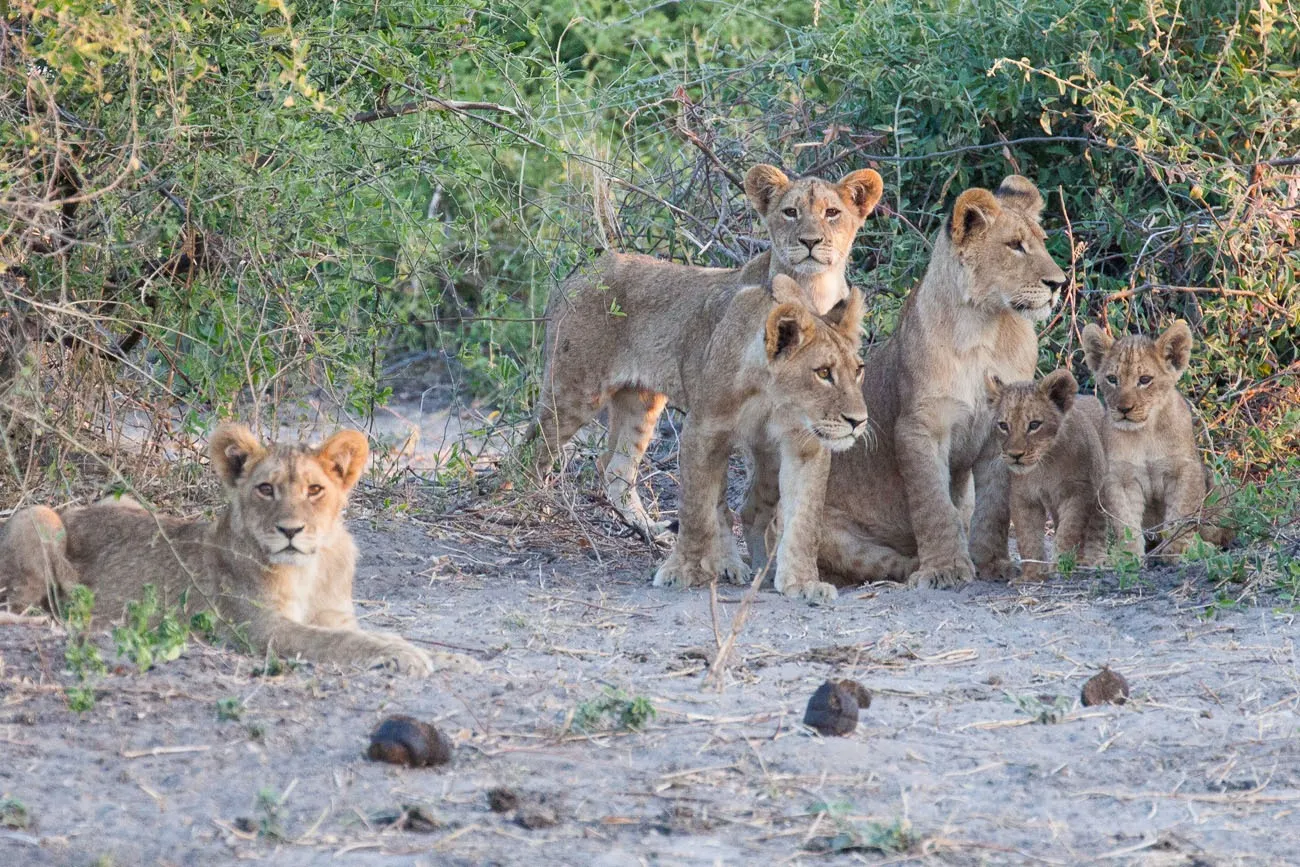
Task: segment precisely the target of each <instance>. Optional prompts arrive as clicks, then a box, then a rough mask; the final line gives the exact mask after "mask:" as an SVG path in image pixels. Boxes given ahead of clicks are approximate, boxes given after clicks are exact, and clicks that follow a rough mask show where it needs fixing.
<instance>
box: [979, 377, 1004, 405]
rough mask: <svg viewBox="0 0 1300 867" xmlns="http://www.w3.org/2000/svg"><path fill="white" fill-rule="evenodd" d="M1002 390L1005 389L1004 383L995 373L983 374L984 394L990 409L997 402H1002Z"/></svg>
mask: <svg viewBox="0 0 1300 867" xmlns="http://www.w3.org/2000/svg"><path fill="white" fill-rule="evenodd" d="M1004 388H1006V383H1004V382H1003V381H1002V379H1001V377H999V376H998V375H997V374H996V373H985V374H984V392H985V394H986V395H987V396H988V401H989V406H990V407H996V406H997V405H998V401H1000V400H1002V390H1003V389H1004Z"/></svg>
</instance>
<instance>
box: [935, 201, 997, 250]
mask: <svg viewBox="0 0 1300 867" xmlns="http://www.w3.org/2000/svg"><path fill="white" fill-rule="evenodd" d="M1001 213H1002V206H1001V205H999V204H998V200H997V199H996V198H994V196H993V194H992V193H990V192H989V191H988V190H985V189H982V188H980V187H973V188H971V189H969V190H967V191H966V192H964V193H962V194H961V195H960V196H958V197H957V201H956V203H955V204H954V205H953V206H952V220H951V222H949V224H948V231H949V233H950V234H951V235H952V242H953V243H954V244H956V245H957V246H958V247H964V246H966V245H967V244H969V243H970V242H971V241H972V240H973V239H975V238H977V237H979V236H980V235H982V234H984V232H985V231H987V230H988V228H989V226H991V225H993V221H994V220H996V219H997V218H998V215H999V214H1001Z"/></svg>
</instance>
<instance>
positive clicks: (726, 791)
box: [0, 504, 1300, 865]
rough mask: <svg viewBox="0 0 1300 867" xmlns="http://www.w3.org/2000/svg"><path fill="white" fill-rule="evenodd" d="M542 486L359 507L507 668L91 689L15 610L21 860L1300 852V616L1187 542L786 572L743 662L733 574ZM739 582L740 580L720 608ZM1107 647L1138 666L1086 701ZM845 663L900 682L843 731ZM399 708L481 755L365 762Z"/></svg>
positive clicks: (986, 857) (379, 555) (0, 628)
mask: <svg viewBox="0 0 1300 867" xmlns="http://www.w3.org/2000/svg"><path fill="white" fill-rule="evenodd" d="M535 505H536V504H532V505H530V506H529V507H528V508H524V509H520V508H514V507H507V506H500V505H493V504H481V505H479V506H475V507H473V508H472V509H470V510H467V511H465V512H463V513H461V514H458V515H453V516H448V517H441V518H436V519H435V518H428V517H426V518H410V517H407V518H399V517H396V516H394V515H392V514H391V513H385V514H381V515H376V516H370V517H367V516H365V515H360V516H354V518H353V521H352V525H353V528H354V531H355V532H356V535H357V537H358V542H359V544H360V546H361V550H362V552H363V554H362V564H361V567H360V570H359V574H358V581H357V596H358V599H359V600H360V606H359V607H360V610H361V612H362V616H363V618H364V621H365V623H366V624H367V625H369V626H371V627H374V628H385V629H393V630H397V631H399V632H401V633H403V634H404V635H407V636H409V637H411V638H412V639H413V640H416V641H420V642H424V643H426V644H427V645H428V646H430V647H435V648H436V647H439V646H441V645H440V644H439V643H442V644H446V645H452V646H456V647H459V648H467V649H468V650H470V651H471V652H474V653H476V654H477V656H478V657H479V658H480V659H481V660H482V661H483V663H484V666H485V668H486V673H485V674H484V675H482V676H461V675H454V674H444V675H438V676H435V677H434V678H433V679H431V680H429V681H413V680H407V679H403V678H401V677H398V676H395V675H391V674H388V673H384V672H370V673H360V674H355V673H354V674H346V675H345V674H341V673H338V672H334V671H330V670H328V669H325V668H318V667H313V666H306V665H304V666H301V667H299V668H297V669H296V670H295V669H290V670H289V671H287V672H286V673H284V674H281V675H278V676H274V677H267V676H259V675H256V674H254V672H255V670H257V669H258V668H259V667H260V662H259V661H257V660H252V659H248V658H246V657H242V656H238V655H236V654H234V653H231V652H228V651H226V650H223V649H221V648H213V647H208V646H205V645H202V644H194V643H192V644H191V645H190V647H189V649H188V650H187V651H186V652H185V653H184V654H183V655H182V657H181V658H180V659H179V660H177V661H175V662H171V663H166V664H164V665H162V666H160V667H158V668H156V669H154V670H153V671H150V672H148V673H146V674H143V675H140V674H134V673H129V672H126V671H125V670H123V673H119V674H111V673H110V675H108V676H107V677H105V678H104V680H103V681H102V682H101V684H100V688H99V691H98V694H97V700H96V704H95V707H94V708H93V709H92V710H91V711H89V712H87V713H84V714H81V715H77V714H75V713H73V712H71V711H69V710H68V709H67V707H66V706H65V703H64V698H63V687H64V685H66V684H68V683H69V682H70V681H69V677H68V676H67V675H66V674H65V673H64V671H63V668H64V665H63V647H64V643H65V639H64V637H63V636H62V635H61V634H60V633H59V631H58V630H57V629H56V628H54V627H53V626H51V625H49V624H33V623H22V622H19V623H9V624H4V625H0V657H2V659H3V662H2V664H0V754H2V755H3V761H0V863H4V864H22V865H30V864H77V865H84V864H89V863H94V861H95V859H96V858H99V857H101V856H107V857H108V858H110V859H111V863H113V864H117V865H128V864H129V865H135V864H156V863H164V864H188V863H203V864H218V863H233V862H234V861H237V860H244V859H250V858H251V859H260V860H263V861H265V862H268V863H274V864H277V865H296V864H308V863H316V862H319V861H324V860H327V859H335V860H337V861H338V862H339V863H343V864H349V863H355V864H368V863H372V862H373V863H376V864H379V863H382V864H439V865H444V864H466V865H469V864H475V865H477V864H540V863H550V864H595V865H622V864H628V865H634V864H645V863H661V864H694V863H699V864H713V863H724V864H737V863H744V862H749V863H755V864H775V863H808V864H813V863H816V864H839V863H846V864H847V863H859V862H860V861H861V860H863V859H866V860H867V861H877V860H880V859H882V858H884V857H885V854H882V853H886V854H887V855H888V860H889V862H890V863H930V864H1026V863H1046V864H1071V865H1072V864H1080V863H1086V862H1090V861H1092V860H1093V859H1096V858H1098V857H1100V856H1111V857H1109V859H1108V860H1107V861H1105V862H1104V863H1139V864H1147V863H1149V864H1161V865H1172V864H1181V865H1193V864H1214V865H1220V864H1235V863H1252V864H1254V863H1278V864H1281V863H1288V862H1291V861H1292V860H1293V858H1294V852H1295V835H1294V832H1293V830H1290V829H1293V828H1294V826H1295V821H1296V814H1295V812H1294V811H1295V810H1296V809H1297V808H1300V751H1297V749H1296V746H1295V745H1296V743H1297V740H1296V738H1297V735H1298V734H1300V732H1298V730H1297V729H1298V728H1300V671H1298V670H1297V662H1296V652H1295V641H1296V636H1297V626H1296V623H1295V620H1294V617H1293V615H1292V614H1291V613H1281V612H1275V611H1272V610H1269V609H1267V608H1250V609H1244V610H1232V611H1221V612H1219V613H1218V614H1217V616H1216V617H1215V619H1212V620H1207V619H1204V614H1205V612H1206V607H1205V604H1206V602H1208V595H1207V594H1206V593H1204V592H1202V591H1203V588H1199V587H1197V586H1196V585H1195V582H1194V580H1191V579H1189V578H1187V577H1186V576H1182V575H1180V574H1179V573H1178V572H1177V571H1176V570H1161V571H1156V572H1152V573H1149V574H1146V575H1144V576H1143V580H1142V581H1140V582H1139V583H1138V588H1137V589H1134V590H1128V591H1124V592H1120V591H1118V590H1116V588H1115V587H1114V586H1113V584H1110V583H1107V582H1106V581H1105V580H1103V579H1098V578H1077V579H1075V580H1073V581H1057V582H1052V583H1049V584H1046V585H1044V586H1042V587H1035V588H1032V590H1029V591H1024V592H1021V591H1019V590H1016V589H1014V588H1008V587H1007V586H1005V585H994V584H985V583H978V584H975V585H974V586H972V587H970V588H968V589H966V590H963V591H960V592H943V591H909V590H901V589H895V588H890V587H867V588H860V589H858V590H856V591H849V592H845V593H843V594H842V597H841V599H840V600H839V601H838V603H837V604H836V605H834V606H831V607H826V608H812V607H809V606H806V605H802V604H798V603H792V602H789V601H787V600H785V599H783V598H781V597H779V596H777V595H775V594H773V593H771V592H764V593H762V594H760V595H759V596H758V598H757V600H756V602H755V604H754V606H753V609H752V611H751V612H750V616H749V620H748V622H747V624H746V626H745V629H744V632H743V633H742V634H741V637H740V640H739V642H738V644H737V646H736V648H735V650H734V651H733V653H732V657H731V659H732V662H733V665H732V666H731V668H730V669H729V670H728V674H727V677H726V678H725V683H724V686H725V688H724V689H723V691H721V692H717V691H714V690H710V689H706V688H705V674H706V672H707V668H708V665H709V659H710V656H709V651H711V650H713V649H716V647H717V639H716V633H715V624H714V618H713V615H712V613H711V607H710V599H709V594H708V593H707V592H706V591H693V592H678V591H664V590H659V589H655V588H653V587H651V586H650V576H651V574H652V570H653V566H654V564H655V561H656V557H657V556H658V555H655V554H652V553H651V552H650V551H649V550H648V549H647V548H646V546H645V545H643V544H639V543H636V542H635V541H634V540H631V539H628V538H622V537H618V536H613V535H605V534H602V533H600V532H598V531H593V530H592V529H591V528H590V527H588V528H586V529H581V528H577V527H570V526H569V525H566V524H564V522H563V519H564V511H565V509H564V508H563V507H560V508H559V509H558V511H559V514H558V515H557V516H556V517H555V519H554V521H553V522H549V523H548V521H541V520H539V519H538V518H537V517H536V513H537V510H536V508H535ZM579 505H582V504H579ZM583 508H586V509H588V510H590V509H591V506H590V505H585V506H583ZM555 526H559V527H560V530H559V531H558V534H557V531H556V530H555V529H554V527H555ZM609 529H610V530H611V532H614V531H616V530H617V527H616V526H615V525H613V524H611V525H610V527H609ZM741 598H742V593H741V591H740V589H739V588H722V589H720V591H719V600H718V605H717V609H718V620H719V623H718V625H717V629H718V630H719V631H720V632H721V633H722V634H723V635H725V634H726V631H727V628H728V624H729V622H730V618H731V617H732V616H733V615H734V613H735V611H736V609H737V607H738V604H739V600H740V599H741ZM101 645H102V647H103V648H104V652H105V655H106V657H111V653H112V651H111V643H110V642H109V641H108V640H107V639H106V638H105V639H104V640H103V641H102V642H101ZM1103 665H1109V666H1110V667H1111V668H1113V669H1114V670H1115V671H1116V672H1118V673H1120V674H1122V675H1124V676H1125V677H1126V678H1127V679H1128V681H1129V683H1130V685H1131V697H1130V699H1129V701H1128V703H1127V704H1125V705H1123V706H1114V705H1100V706H1097V707H1088V708H1085V707H1083V706H1082V705H1081V704H1080V703H1079V695H1080V689H1081V687H1082V685H1083V683H1084V682H1085V681H1086V680H1087V679H1088V678H1089V677H1091V676H1092V675H1094V674H1096V673H1097V671H1098V670H1099V669H1100V668H1101V666H1103ZM110 669H112V665H110ZM840 678H853V679H854V680H857V681H859V682H860V683H861V684H862V685H863V686H864V687H866V688H867V689H869V690H871V692H872V693H873V694H874V701H872V702H871V704H870V707H869V708H868V709H866V710H864V711H863V712H862V713H861V714H860V718H859V723H858V725H857V727H856V729H855V730H854V731H853V732H852V733H851V734H849V735H847V736H845V737H826V738H823V737H821V736H819V735H817V734H816V733H815V732H812V731H810V730H809V729H807V728H805V727H804V726H802V725H801V723H800V720H801V719H802V717H803V713H804V710H805V706H806V704H807V702H808V698H809V696H810V695H811V694H812V693H813V691H814V690H815V689H816V688H817V687H818V686H819V685H820V684H822V683H823V682H824V681H826V680H828V679H832V680H837V679H840ZM231 699H233V700H234V701H230V700H231ZM638 699H644V700H646V701H645V703H643V704H638V702H637V700H638ZM219 707H220V708H221V709H222V710H221V713H219ZM608 708H615V709H616V710H614V711H611V712H604V711H605V710H606V709H608ZM236 709H237V710H236ZM593 709H595V710H593ZM596 710H599V711H601V712H600V713H597V712H596ZM394 714H407V715H410V716H412V717H414V718H416V719H418V720H421V721H427V722H429V723H431V724H433V725H435V726H437V728H438V729H439V730H441V731H442V732H444V733H446V734H447V735H448V736H449V737H450V738H451V740H452V741H453V742H454V745H455V755H454V760H453V761H452V762H451V763H450V764H449V765H442V766H438V767H432V768H408V767H403V766H397V765H388V764H382V763H377V762H372V761H369V760H367V758H366V755H365V754H366V751H367V747H368V742H369V736H370V733H371V732H372V731H373V730H374V729H375V728H376V726H377V725H378V724H379V722H380V721H381V720H382V719H384V718H385V717H389V716H392V715H394ZM219 717H220V718H219ZM579 723H581V724H579ZM493 791H496V792H498V795H497V796H492V797H490V795H489V793H491V792H493ZM501 791H508V792H509V793H510V794H511V796H512V797H513V799H514V800H513V801H512V802H510V803H508V804H507V803H506V802H504V801H502V800H501V798H500V796H499V793H500V792H501ZM6 804H18V805H21V812H19V810H18V808H17V807H10V808H9V810H8V812H6V807H5V805H6ZM6 815H10V816H13V817H15V818H14V820H13V822H11V823H9V824H4V817H5V816H6ZM19 816H21V817H22V821H21V822H20V821H19V820H18V818H17V817H19ZM103 863H108V862H103Z"/></svg>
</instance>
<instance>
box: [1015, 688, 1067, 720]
mask: <svg viewBox="0 0 1300 867" xmlns="http://www.w3.org/2000/svg"><path fill="white" fill-rule="evenodd" d="M1006 695H1007V701H1009V702H1011V703H1012V704H1014V705H1015V706H1016V709H1017V710H1019V711H1020V712H1021V713H1025V714H1028V715H1029V716H1031V717H1033V719H1034V720H1035V721H1036V722H1040V723H1043V724H1044V725H1049V724H1051V723H1059V722H1061V721H1062V720H1064V719H1065V715H1066V714H1067V713H1069V712H1070V705H1071V704H1072V702H1071V701H1070V699H1068V698H1066V697H1065V696H1063V695H1057V696H1037V695H1016V694H1015V693H1010V692H1009V693H1007V694H1006Z"/></svg>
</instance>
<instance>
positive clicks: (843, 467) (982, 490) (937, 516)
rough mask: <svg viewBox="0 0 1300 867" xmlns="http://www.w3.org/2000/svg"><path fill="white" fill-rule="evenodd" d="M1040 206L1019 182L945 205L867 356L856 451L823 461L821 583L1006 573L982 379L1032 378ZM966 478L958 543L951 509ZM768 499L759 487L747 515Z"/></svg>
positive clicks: (1041, 261) (956, 512)
mask: <svg viewBox="0 0 1300 867" xmlns="http://www.w3.org/2000/svg"><path fill="white" fill-rule="evenodd" d="M1042 206H1043V202H1042V198H1041V197H1040V196H1039V194H1038V190H1037V189H1035V188H1034V186H1033V184H1032V183H1031V182H1030V181H1028V180H1027V179H1025V178H1022V177H1019V176H1015V175H1013V176H1011V177H1008V178H1007V179H1006V180H1004V181H1003V182H1002V185H1001V186H1000V187H999V188H998V190H997V193H996V194H994V193H990V192H989V191H988V190H983V189H971V190H967V191H966V192H964V193H962V194H961V196H959V197H958V198H957V201H956V203H955V205H954V207H953V212H952V217H951V219H950V220H949V221H948V223H947V225H946V226H945V228H944V229H943V230H942V231H941V232H940V233H939V237H938V238H937V240H936V242H935V245H934V253H933V256H932V258H931V261H930V266H929V268H928V269H927V271H926V274H925V277H924V278H923V280H922V281H921V284H920V285H919V286H918V287H917V288H916V289H915V290H913V292H912V294H911V295H910V296H909V297H908V299H907V301H906V303H905V304H904V307H903V312H902V316H901V318H900V321H899V325H898V329H897V330H896V331H895V333H894V334H893V335H892V336H891V337H890V338H889V339H888V340H887V341H886V342H885V343H884V344H883V345H882V346H880V347H878V348H875V349H873V350H870V351H869V352H868V354H867V369H866V377H865V381H864V385H863V396H864V397H865V398H866V403H867V407H868V408H869V409H870V411H871V422H872V423H871V431H870V433H869V434H868V444H867V445H868V447H867V448H865V449H863V448H859V449H852V450H851V451H847V452H843V453H839V454H836V455H834V457H833V459H832V462H831V472H830V481H829V482H828V484H827V490H826V511H825V518H824V520H823V527H822V534H821V536H822V538H821V548H820V555H819V565H820V566H821V568H822V570H823V572H824V573H825V574H827V575H833V576H836V578H837V579H838V580H839V581H841V582H862V581H875V580H904V579H906V580H907V581H908V583H909V584H910V585H912V586H934V587H954V586H958V585H960V584H963V583H965V582H967V581H970V580H971V579H973V578H974V577H975V574H976V568H977V567H978V569H979V571H980V572H981V573H982V574H985V575H988V576H990V577H1000V578H1005V577H1008V576H1009V575H1010V573H1011V563H1010V559H1009V556H1008V548H1007V532H1008V523H1009V514H1008V492H1007V488H1008V483H1007V470H1006V467H1005V465H1004V464H1003V463H1002V461H1001V460H1000V459H999V456H998V448H997V444H996V442H995V441H994V439H993V437H992V436H991V434H992V411H991V410H990V409H989V406H988V400H987V396H986V393H985V376H986V375H987V374H995V375H997V376H998V377H1000V378H1002V379H1003V380H1010V381H1014V380H1022V379H1030V378H1032V377H1033V373H1034V367H1035V366H1036V364H1037V360H1038V340H1037V336H1036V334H1035V331H1034V323H1035V322H1037V321H1040V320H1042V319H1044V318H1046V316H1047V315H1048V313H1049V312H1050V310H1051V308H1052V306H1053V305H1054V304H1055V302H1056V299H1057V297H1058V294H1059V291H1060V289H1061V287H1062V286H1063V285H1064V282H1065V274H1064V273H1063V272H1062V271H1061V269H1060V268H1059V267H1058V266H1057V265H1056V263H1055V262H1054V261H1052V257H1051V256H1050V255H1049V254H1048V252H1047V249H1046V247H1045V246H1044V239H1045V235H1044V233H1043V230H1042V229H1041V228H1040V226H1039V216H1040V214H1041V211H1042ZM872 434H874V438H873V437H872ZM972 476H973V479H974V487H975V508H974V513H973V516H972V518H971V521H970V531H969V538H970V540H969V543H968V541H967V532H966V526H965V521H964V519H963V515H962V508H963V507H964V506H965V504H966V502H965V501H966V498H967V491H968V489H969V486H970V483H971V479H972ZM759 482H760V484H761V483H762V482H763V480H762V479H759ZM756 487H757V486H756ZM770 490H771V486H770V482H769V483H767V484H766V485H762V489H761V490H760V491H759V493H758V494H757V495H756V497H755V498H756V500H758V502H759V503H760V505H761V504H762V503H763V502H764V501H769V502H770V501H771V493H770ZM766 517H767V516H766V514H765V512H764V509H763V508H757V509H754V510H752V512H751V513H750V514H749V515H748V516H747V518H746V520H747V522H749V521H752V522H753V525H754V526H757V527H761V526H762V525H763V522H764V521H765V520H766Z"/></svg>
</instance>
